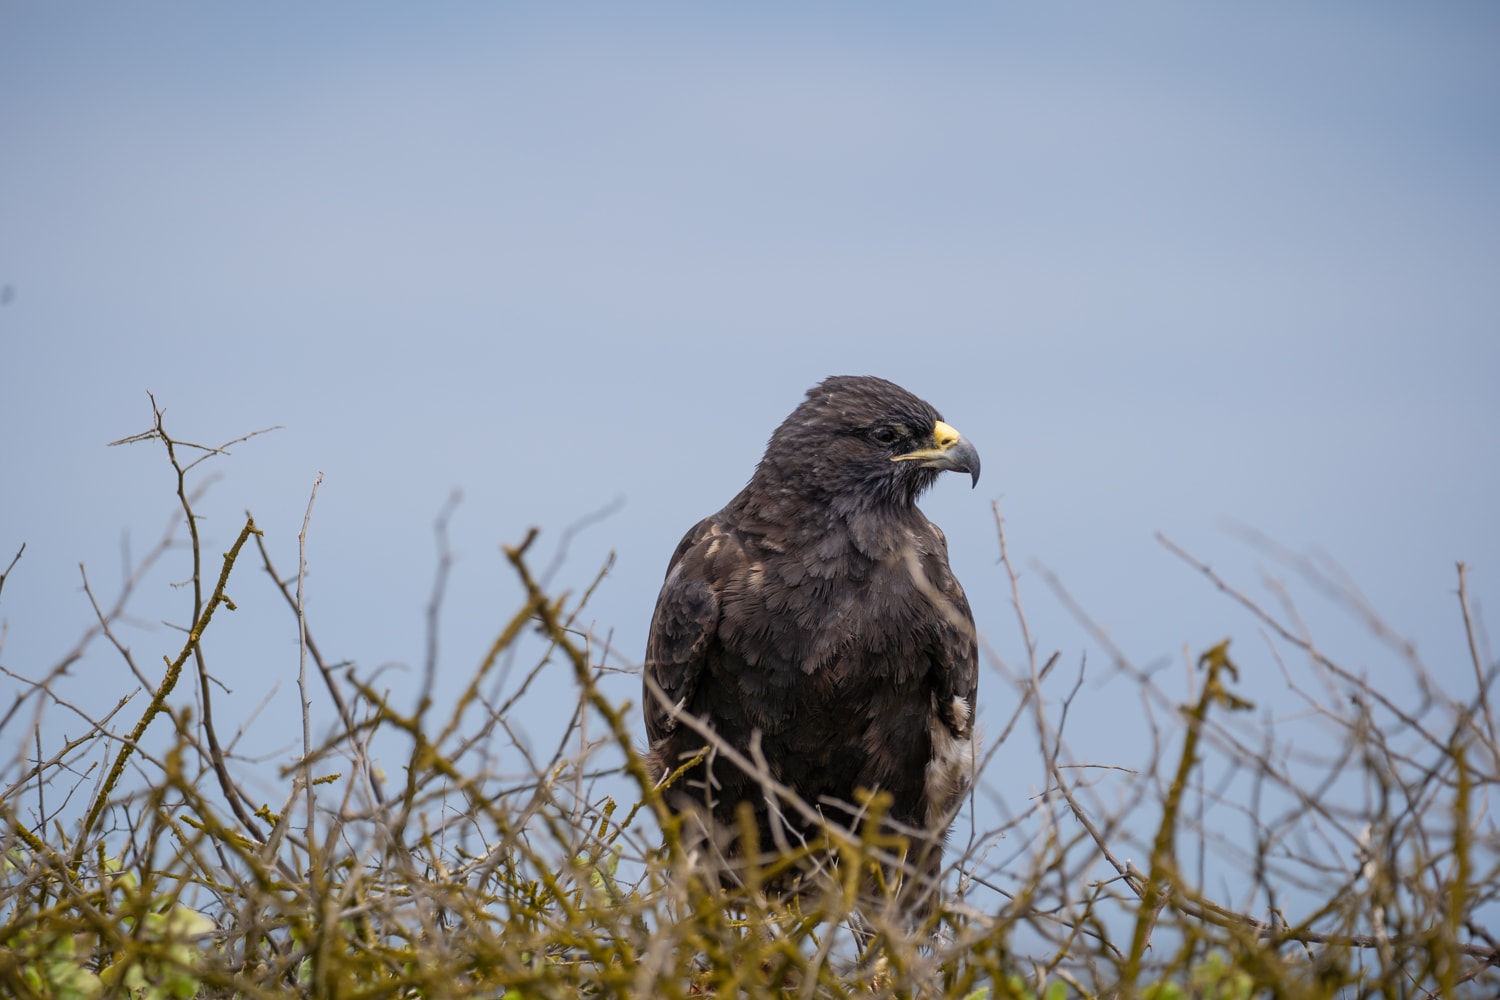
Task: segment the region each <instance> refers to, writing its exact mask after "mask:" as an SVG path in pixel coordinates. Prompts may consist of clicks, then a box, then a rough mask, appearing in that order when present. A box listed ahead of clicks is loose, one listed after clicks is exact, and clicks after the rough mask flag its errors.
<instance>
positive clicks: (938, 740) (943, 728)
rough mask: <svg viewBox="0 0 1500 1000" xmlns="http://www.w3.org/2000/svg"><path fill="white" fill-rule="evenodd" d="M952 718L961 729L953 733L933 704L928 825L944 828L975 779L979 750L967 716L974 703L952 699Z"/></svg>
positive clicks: (950, 820) (928, 781)
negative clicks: (961, 730) (962, 733)
mask: <svg viewBox="0 0 1500 1000" xmlns="http://www.w3.org/2000/svg"><path fill="white" fill-rule="evenodd" d="M952 710H953V719H954V721H955V722H957V723H958V724H959V726H960V727H961V728H962V729H963V730H964V735H963V736H955V735H953V730H952V729H949V728H948V723H946V722H944V721H943V716H942V713H940V712H939V711H938V710H937V704H936V700H935V699H934V703H933V706H932V723H931V726H932V759H931V760H929V761H928V762H927V826H928V828H929V829H939V828H946V827H947V825H948V824H949V823H950V822H952V820H953V813H954V811H956V809H957V808H958V804H959V802H960V801H961V800H962V799H963V797H964V795H965V794H966V793H967V792H968V790H969V786H970V785H971V784H973V782H974V761H975V758H976V757H977V756H978V754H979V737H978V734H977V733H975V731H974V729H973V727H972V726H970V725H969V717H970V716H971V715H972V714H973V711H974V710H973V707H972V706H970V704H969V703H968V702H967V701H966V700H964V699H963V698H954V699H953V705H952Z"/></svg>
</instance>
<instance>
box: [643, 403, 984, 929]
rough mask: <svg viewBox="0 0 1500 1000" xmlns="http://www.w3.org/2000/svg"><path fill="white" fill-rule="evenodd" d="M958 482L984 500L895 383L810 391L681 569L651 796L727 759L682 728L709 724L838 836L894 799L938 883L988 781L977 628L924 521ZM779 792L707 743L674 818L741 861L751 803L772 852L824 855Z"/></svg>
mask: <svg viewBox="0 0 1500 1000" xmlns="http://www.w3.org/2000/svg"><path fill="white" fill-rule="evenodd" d="M944 471H954V472H967V473H969V475H970V476H971V477H972V479H973V483H974V484H975V485H977V484H978V482H979V454H978V453H977V452H976V451H975V450H974V447H973V445H971V444H970V443H969V442H968V441H967V440H966V439H965V438H963V437H962V436H960V435H959V433H958V431H956V430H954V429H953V428H952V427H950V426H949V425H948V424H946V423H944V422H943V420H942V417H941V416H940V415H939V414H938V412H937V411H936V410H935V409H933V408H932V407H931V406H930V405H928V404H927V403H926V402H924V401H922V400H921V399H918V398H917V397H916V396H914V395H912V394H911V393H910V392H907V391H906V390H905V389H902V388H901V387H900V386H898V385H895V384H893V383H891V382H887V381H886V380H884V379H880V378H874V377H868V376H835V377H833V378H828V379H825V380H824V381H823V382H821V383H820V384H818V385H817V386H815V387H813V388H812V389H811V390H809V391H808V393H807V398H806V399H805V400H804V401H803V402H802V403H801V405H799V406H798V407H797V408H796V409H795V410H793V411H792V413H791V415H790V416H788V417H787V418H786V420H785V421H783V422H782V424H781V426H779V427H778V428H776V431H775V432H774V433H773V434H772V435H771V440H770V443H769V444H768V445H767V446H766V452H765V456H764V457H763V458H762V459H761V460H760V464H759V465H758V466H757V467H756V469H755V474H754V476H752V477H751V479H750V482H749V484H748V485H747V486H746V487H745V488H744V489H743V490H741V491H740V493H739V495H738V496H736V497H735V498H734V499H733V500H731V501H729V504H728V505H727V506H726V507H724V509H723V510H721V511H719V512H718V513H717V514H713V515H711V516H709V517H707V518H705V519H703V520H702V521H700V522H698V524H697V525H696V526H694V527H693V529H692V530H690V531H689V532H688V533H687V535H686V536H684V537H683V539H682V542H681V543H680V544H679V545H678V546H677V550H676V551H675V552H674V553H673V554H672V559H671V562H670V564H669V565H668V567H667V575H666V581H665V583H664V584H663V585H662V589H661V594H660V596H659V597H658V598H657V602H656V611H655V614H654V615H653V616H652V619H651V631H650V636H649V638H648V640H647V644H646V663H645V685H644V686H645V698H644V706H645V716H646V732H647V735H648V737H649V740H650V745H649V749H648V756H647V761H648V765H649V767H650V770H651V773H652V777H653V778H654V779H655V780H657V781H658V782H660V781H661V780H662V779H663V778H664V777H665V776H667V775H669V774H672V773H673V772H674V771H675V770H676V769H678V768H679V767H680V766H681V765H682V764H683V763H684V762H686V761H689V760H692V759H693V758H694V757H696V756H699V755H701V754H702V753H703V751H704V748H705V746H709V745H710V744H711V742H713V741H710V740H708V739H706V738H705V737H704V736H703V735H702V733H701V732H700V730H701V729H702V728H703V726H698V727H694V726H690V725H688V724H686V723H685V722H684V719H683V716H684V715H691V716H695V717H696V718H697V719H699V720H701V721H702V723H704V724H706V727H707V728H709V729H711V730H712V731H713V733H714V734H716V739H717V740H718V741H722V744H723V745H724V746H727V747H730V748H733V749H734V750H736V751H738V756H739V757H740V758H741V760H742V761H747V760H752V759H753V760H756V761H761V762H763V767H764V768H765V769H766V770H767V771H769V774H770V776H771V777H772V778H773V779H774V781H775V782H776V783H778V784H779V785H780V786H783V787H784V789H790V790H791V791H792V792H794V793H796V795H797V796H798V797H799V798H800V799H801V800H802V801H803V802H804V803H806V804H807V805H808V806H811V807H812V809H814V810H816V811H818V812H820V813H821V814H822V816H823V818H824V819H826V820H828V821H832V822H836V823H840V824H842V825H844V826H846V827H847V826H850V825H853V824H854V823H855V820H856V817H857V808H858V807H857V805H856V804H857V803H859V802H861V801H862V795H863V794H864V793H869V792H885V793H888V794H889V796H890V803H889V807H888V811H887V813H886V816H887V818H888V819H889V820H891V821H894V823H893V824H892V827H893V828H894V829H904V830H905V831H907V832H908V833H910V832H911V831H913V830H915V831H917V832H918V833H919V834H921V838H920V839H924V840H925V841H926V843H927V847H926V849H925V853H924V854H923V860H922V862H921V863H920V869H921V870H922V871H924V872H926V873H927V874H928V875H935V874H936V873H937V872H939V871H940V870H941V844H942V839H943V837H944V835H945V834H946V833H947V828H948V826H949V824H950V823H951V822H952V819H953V816H954V813H955V812H956V810H957V807H958V804H959V802H960V800H961V799H962V797H963V795H964V793H965V791H966V789H967V788H968V785H969V782H970V780H971V778H972V773H973V768H974V758H975V738H974V705H975V701H974V697H975V688H976V686H977V683H978V647H977V644H976V640H975V633H974V617H973V614H972V613H971V612H970V610H969V604H968V601H967V599H966V598H965V597H964V592H963V588H962V587H960V586H959V583H958V581H957V580H956V579H954V576H953V573H952V571H951V570H950V569H949V567H948V549H947V541H946V539H945V538H944V536H943V533H942V531H941V530H939V529H938V527H937V526H936V525H934V524H933V523H932V522H931V521H929V520H927V518H926V516H924V515H923V514H922V512H921V511H920V510H918V509H917V506H916V500H917V498H918V496H920V495H921V494H922V492H923V491H925V490H926V489H927V488H928V487H930V486H932V485H933V483H934V482H935V481H936V480H937V478H938V475H939V473H941V472H944ZM773 787H774V786H773ZM766 789H767V783H766V782H764V781H762V780H759V779H757V778H756V777H755V776H754V775H753V774H750V773H747V771H746V769H745V768H743V767H741V766H739V765H737V764H736V763H734V762H733V761H731V760H728V759H726V754H725V753H716V752H713V750H712V747H711V746H710V752H709V754H708V755H707V757H706V758H705V759H704V760H702V761H700V762H699V763H697V764H695V765H693V766H692V767H690V768H688V769H687V770H686V771H685V772H684V773H683V774H681V775H679V776H678V777H677V779H676V780H675V781H674V782H673V783H672V785H671V786H670V788H669V789H668V790H667V799H666V801H667V804H668V806H669V807H670V808H671V809H673V810H674V811H676V812H679V813H682V812H690V811H691V812H696V813H697V814H698V815H699V816H700V817H702V818H703V822H704V826H705V827H706V828H712V829H713V830H715V831H717V835H718V836H719V837H720V844H721V846H723V847H724V849H725V853H726V854H727V855H728V856H730V857H733V856H734V855H735V854H736V853H738V851H739V848H738V844H737V840H736V833H735V831H736V830H737V829H738V820H737V817H736V810H737V809H738V808H739V807H740V804H741V803H748V804H749V806H750V808H751V809H752V810H753V812H754V817H755V822H756V825H757V827H758V834H759V842H760V845H761V847H762V849H766V850H769V849H771V847H772V845H773V844H782V845H785V844H787V843H789V842H790V843H792V844H796V843H797V842H799V841H808V842H811V841H812V840H813V839H814V838H815V837H816V836H817V829H816V826H817V823H816V822H815V820H816V817H813V818H812V819H811V820H810V819H809V817H808V815H807V811H806V809H803V810H800V811H799V810H797V809H792V808H786V807H785V806H784V805H782V804H779V803H777V804H775V805H773V806H771V807H768V799H773V798H774V797H772V796H768V794H767V790H766ZM777 824H779V825H780V827H779V828H775V827H776V825H777ZM930 884H931V880H930V879H929V885H930ZM924 908H925V907H924Z"/></svg>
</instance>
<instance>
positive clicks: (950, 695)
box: [924, 522, 979, 737]
mask: <svg viewBox="0 0 1500 1000" xmlns="http://www.w3.org/2000/svg"><path fill="white" fill-rule="evenodd" d="M929 524H930V522H929ZM931 528H932V533H933V535H935V536H936V539H937V551H936V552H934V553H932V554H931V555H929V556H928V558H927V566H926V567H924V568H925V570H926V575H927V579H929V580H931V581H932V582H933V585H934V587H935V588H936V589H937V592H938V596H939V597H940V598H941V599H940V600H937V601H934V604H935V606H936V607H937V609H938V611H939V613H940V615H941V617H942V620H941V621H940V622H939V623H938V629H937V632H938V656H937V663H936V668H937V669H936V671H935V673H936V677H935V680H936V685H937V703H938V711H939V712H940V713H941V714H942V716H943V721H944V722H945V723H947V724H948V727H949V728H950V729H952V730H953V733H954V735H955V736H960V737H967V736H969V735H970V730H971V727H972V725H973V721H974V692H975V691H976V690H977V689H978V687H979V640H978V637H977V635H976V633H975V630H974V612H973V611H971V610H969V599H968V598H967V597H966V596H964V588H963V587H962V586H960V585H959V582H958V578H957V577H956V576H954V575H953V570H952V569H951V568H950V567H949V565H948V539H947V537H946V536H944V534H943V530H942V529H941V528H939V527H938V526H937V525H935V524H931ZM954 699H962V702H963V704H962V707H961V708H960V706H958V705H956V704H955V702H954Z"/></svg>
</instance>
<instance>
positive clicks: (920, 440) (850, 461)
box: [755, 375, 979, 510]
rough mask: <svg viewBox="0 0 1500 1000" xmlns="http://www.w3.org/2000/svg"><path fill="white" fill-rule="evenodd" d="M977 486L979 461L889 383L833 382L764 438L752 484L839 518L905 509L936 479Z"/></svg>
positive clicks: (850, 378)
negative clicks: (817, 504) (821, 506)
mask: <svg viewBox="0 0 1500 1000" xmlns="http://www.w3.org/2000/svg"><path fill="white" fill-rule="evenodd" d="M945 471H950V472H967V473H969V475H970V476H971V477H972V479H973V483H974V484H975V485H978V483H979V453H978V452H977V451H975V450H974V446H973V445H971V444H970V443H969V442H968V441H967V440H965V439H964V437H963V436H962V435H960V434H959V433H958V431H956V430H954V429H953V428H952V427H950V426H948V425H947V424H945V423H944V422H943V418H942V416H941V414H939V413H938V411H937V410H934V409H933V408H932V407H931V406H930V405H928V404H927V403H925V402H923V401H922V400H920V399H918V398H917V397H916V396H913V395H912V394H911V393H909V392H907V391H906V390H905V389H903V388H901V387H900V386H899V385H896V384H895V383H894V382H887V381H886V380H885V379H883V378H875V377H874V376H872V375H835V376H833V377H832V378H826V379H824V380H823V381H822V382H820V383H818V384H817V385H816V386H814V387H813V388H812V389H810V390H808V393H807V398H806V399H805V400H803V401H802V404H801V405H800V406H798V407H797V408H796V409H795V410H793V411H792V413H791V415H790V416H788V417H787V418H786V420H784V421H782V423H781V426H780V427H778V428H776V431H775V433H773V434H772V435H771V441H770V443H769V444H768V445H767V446H766V454H765V457H764V458H762V459H761V462H760V466H759V467H758V468H757V469H756V474H755V475H756V479H757V480H760V481H761V484H762V485H763V486H765V487H768V488H772V489H777V488H779V489H783V490H791V491H793V492H795V493H797V494H799V495H801V496H804V497H808V498H814V499H817V500H820V501H822V502H826V503H830V504H832V505H834V506H836V507H839V508H841V509H846V510H860V509H871V508H876V507H886V506H893V505H906V506H909V505H911V504H912V503H914V502H915V501H916V499H917V497H918V496H919V495H920V494H921V493H922V492H923V491H924V490H926V489H927V488H928V487H929V486H931V485H932V484H933V483H934V482H935V481H936V480H937V477H938V473H940V472H945Z"/></svg>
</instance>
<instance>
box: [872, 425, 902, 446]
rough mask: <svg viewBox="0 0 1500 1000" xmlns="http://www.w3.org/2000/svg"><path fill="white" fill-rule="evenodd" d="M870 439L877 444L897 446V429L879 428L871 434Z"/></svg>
mask: <svg viewBox="0 0 1500 1000" xmlns="http://www.w3.org/2000/svg"><path fill="white" fill-rule="evenodd" d="M870 437H871V439H872V440H874V441H875V443H876V444H895V443H896V437H897V435H896V429H895V428H894V427H877V428H875V429H874V430H872V431H871V432H870Z"/></svg>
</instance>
